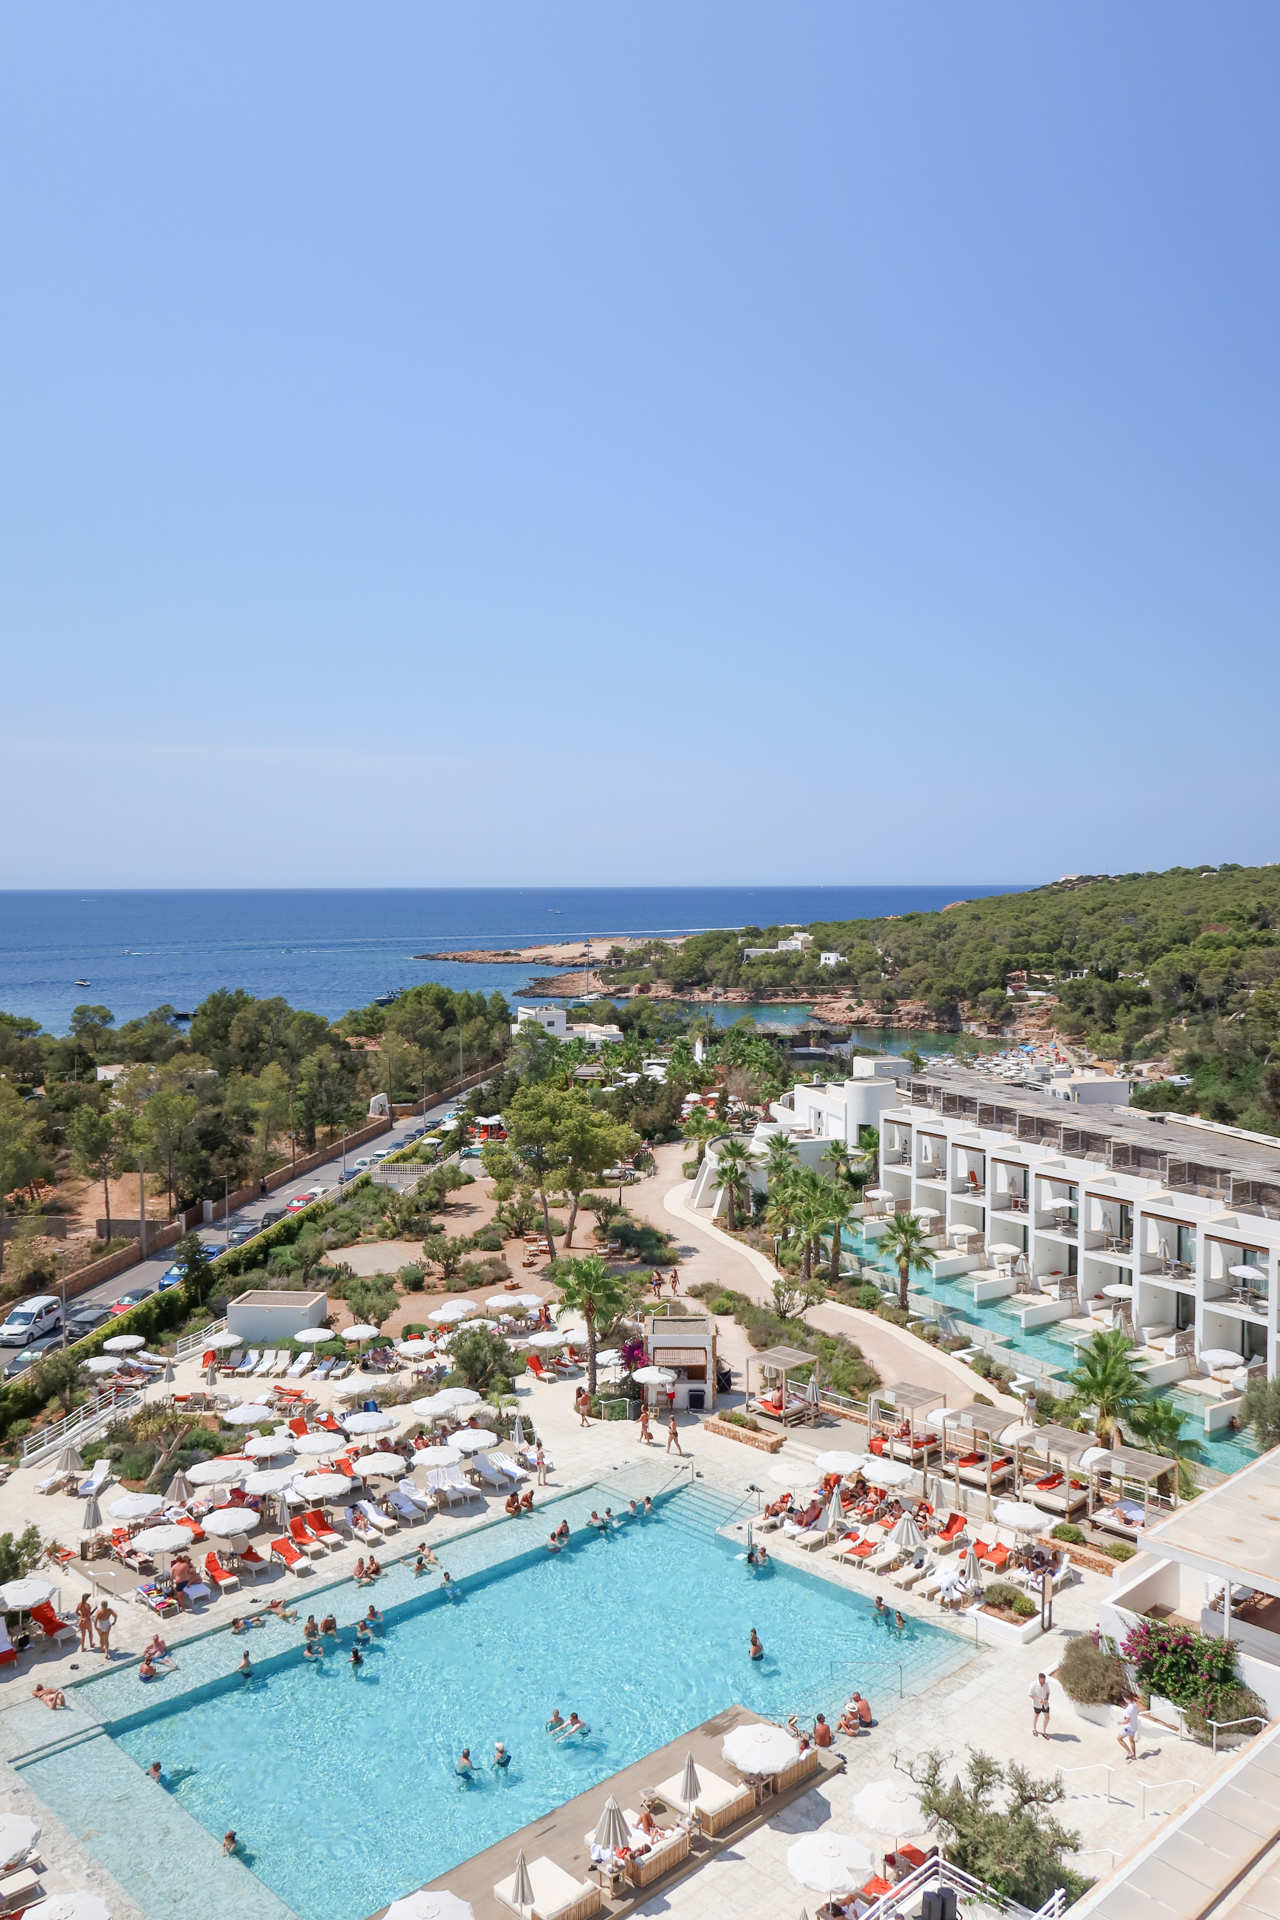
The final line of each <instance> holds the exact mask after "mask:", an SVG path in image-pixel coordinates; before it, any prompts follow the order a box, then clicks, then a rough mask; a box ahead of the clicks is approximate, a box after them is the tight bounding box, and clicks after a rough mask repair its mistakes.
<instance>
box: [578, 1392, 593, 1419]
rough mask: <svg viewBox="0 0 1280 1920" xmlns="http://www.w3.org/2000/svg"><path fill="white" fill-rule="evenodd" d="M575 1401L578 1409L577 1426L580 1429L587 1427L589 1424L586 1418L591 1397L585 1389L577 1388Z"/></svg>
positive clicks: (589, 1410)
mask: <svg viewBox="0 0 1280 1920" xmlns="http://www.w3.org/2000/svg"><path fill="white" fill-rule="evenodd" d="M575 1401H576V1405H577V1409H578V1425H579V1426H580V1427H589V1426H590V1425H591V1422H590V1420H589V1419H588V1418H587V1416H588V1414H589V1413H590V1412H591V1395H590V1394H589V1393H588V1392H587V1390H586V1388H585V1387H579V1388H578V1391H577V1394H576V1396H575Z"/></svg>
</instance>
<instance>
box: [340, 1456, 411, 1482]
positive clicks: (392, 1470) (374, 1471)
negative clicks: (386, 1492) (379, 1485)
mask: <svg viewBox="0 0 1280 1920" xmlns="http://www.w3.org/2000/svg"><path fill="white" fill-rule="evenodd" d="M351 1464H352V1466H353V1467H354V1468H355V1470H356V1472H357V1473H358V1474H359V1475H360V1476H361V1478H362V1479H365V1480H369V1479H371V1478H373V1477H374V1476H375V1475H381V1476H382V1478H383V1479H386V1480H398V1479H399V1478H400V1475H401V1474H402V1473H408V1471H409V1462H408V1461H407V1460H404V1459H402V1458H401V1457H400V1455H399V1454H398V1453H379V1452H378V1451H377V1450H376V1449H375V1451H374V1452H373V1453H362V1454H360V1455H359V1456H358V1457H357V1458H356V1459H355V1460H353V1461H352V1462H351Z"/></svg>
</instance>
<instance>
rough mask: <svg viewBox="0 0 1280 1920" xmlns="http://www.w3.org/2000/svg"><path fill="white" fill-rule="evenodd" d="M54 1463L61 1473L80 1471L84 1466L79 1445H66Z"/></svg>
mask: <svg viewBox="0 0 1280 1920" xmlns="http://www.w3.org/2000/svg"><path fill="white" fill-rule="evenodd" d="M53 1464H54V1466H55V1468H56V1469H57V1471H58V1472H59V1473H80V1472H82V1471H83V1468H84V1461H83V1460H82V1459H81V1458H80V1452H79V1449H78V1448H77V1447H64V1448H63V1449H62V1452H61V1453H60V1454H59V1455H58V1457H57V1459H56V1460H55V1461H54V1463H53Z"/></svg>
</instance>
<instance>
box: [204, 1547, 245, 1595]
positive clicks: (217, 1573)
mask: <svg viewBox="0 0 1280 1920" xmlns="http://www.w3.org/2000/svg"><path fill="white" fill-rule="evenodd" d="M204 1571H205V1577H206V1579H207V1580H208V1582H209V1584H210V1586H211V1587H213V1588H214V1589H215V1591H216V1592H218V1593H234V1591H235V1589H236V1588H237V1587H238V1586H239V1585H240V1576H239V1574H238V1573H231V1572H229V1571H228V1570H227V1568H226V1567H224V1566H223V1564H222V1562H221V1560H219V1558H218V1556H217V1554H216V1553H206V1555H205V1557H204Z"/></svg>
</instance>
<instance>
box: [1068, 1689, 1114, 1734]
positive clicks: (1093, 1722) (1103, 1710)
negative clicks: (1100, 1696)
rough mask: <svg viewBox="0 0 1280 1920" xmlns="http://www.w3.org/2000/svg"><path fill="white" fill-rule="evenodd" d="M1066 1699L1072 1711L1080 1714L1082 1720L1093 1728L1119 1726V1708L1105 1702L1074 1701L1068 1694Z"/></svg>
mask: <svg viewBox="0 0 1280 1920" xmlns="http://www.w3.org/2000/svg"><path fill="white" fill-rule="evenodd" d="M1066 1698H1067V1700H1068V1701H1069V1702H1070V1705H1071V1708H1072V1711H1073V1712H1074V1713H1076V1714H1078V1715H1079V1717H1080V1719H1081V1720H1085V1721H1087V1722H1088V1724H1089V1725H1090V1726H1091V1727H1113V1726H1117V1725H1118V1724H1119V1721H1118V1718H1117V1716H1118V1714H1119V1711H1120V1710H1119V1708H1118V1707H1113V1706H1109V1705H1108V1704H1107V1703H1106V1702H1105V1701H1096V1700H1072V1699H1071V1696H1070V1694H1067V1695H1066Z"/></svg>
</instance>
